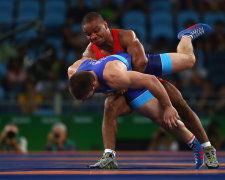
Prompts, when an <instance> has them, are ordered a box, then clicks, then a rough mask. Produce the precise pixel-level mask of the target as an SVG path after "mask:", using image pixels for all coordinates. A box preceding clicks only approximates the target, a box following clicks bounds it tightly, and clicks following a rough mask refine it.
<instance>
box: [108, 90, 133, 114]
mask: <svg viewBox="0 0 225 180" xmlns="http://www.w3.org/2000/svg"><path fill="white" fill-rule="evenodd" d="M104 112H105V113H108V114H114V115H115V116H121V115H128V114H130V113H131V112H133V110H132V109H131V108H130V106H129V105H128V104H127V102H126V99H125V97H124V96H123V95H117V94H111V95H108V96H107V97H106V99H105V109H104Z"/></svg>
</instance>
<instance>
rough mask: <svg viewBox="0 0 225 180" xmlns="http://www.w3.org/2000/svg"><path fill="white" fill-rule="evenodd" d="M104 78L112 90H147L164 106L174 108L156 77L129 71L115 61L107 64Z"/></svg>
mask: <svg viewBox="0 0 225 180" xmlns="http://www.w3.org/2000/svg"><path fill="white" fill-rule="evenodd" d="M103 77H104V79H105V81H106V82H107V84H108V85H109V86H110V87H111V88H112V89H118V90H120V89H125V88H135V89H141V88H147V89H148V90H149V91H150V92H151V93H152V94H153V95H154V96H155V97H156V98H157V99H158V100H159V102H160V103H161V105H162V106H164V107H165V106H172V104H171V102H170V99H169V96H168V94H167V92H166V90H165V88H164V87H163V85H162V84H161V83H160V82H159V80H158V79H157V78H156V77H155V76H153V75H149V74H143V73H139V72H136V71H127V67H126V66H125V64H123V63H121V62H120V61H117V60H115V61H111V62H109V63H107V65H106V66H105V69H104V72H103Z"/></svg>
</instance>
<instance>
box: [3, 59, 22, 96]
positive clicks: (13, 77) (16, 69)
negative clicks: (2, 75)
mask: <svg viewBox="0 0 225 180" xmlns="http://www.w3.org/2000/svg"><path fill="white" fill-rule="evenodd" d="M25 80H26V71H25V70H24V69H23V68H22V63H21V61H20V60H19V59H12V60H11V61H10V62H9V65H8V71H7V73H6V82H5V83H6V89H7V91H8V92H10V93H15V94H18V93H20V92H22V91H23V88H24V83H25Z"/></svg>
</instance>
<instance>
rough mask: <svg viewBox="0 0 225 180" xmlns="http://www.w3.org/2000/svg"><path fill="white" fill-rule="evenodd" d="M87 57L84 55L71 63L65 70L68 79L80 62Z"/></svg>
mask: <svg viewBox="0 0 225 180" xmlns="http://www.w3.org/2000/svg"><path fill="white" fill-rule="evenodd" d="M86 59H87V58H86V57H83V58H81V59H79V60H77V61H75V63H73V64H72V65H71V66H70V67H69V68H68V70H67V74H68V77H69V79H70V77H71V76H72V75H73V74H74V73H75V72H76V71H77V69H78V68H79V66H80V64H81V63H82V62H84V61H85V60H86Z"/></svg>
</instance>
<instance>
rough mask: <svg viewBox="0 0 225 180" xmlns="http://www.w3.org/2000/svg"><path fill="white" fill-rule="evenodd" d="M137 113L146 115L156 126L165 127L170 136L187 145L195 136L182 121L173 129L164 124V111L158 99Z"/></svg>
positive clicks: (143, 106) (148, 103)
mask: <svg viewBox="0 0 225 180" xmlns="http://www.w3.org/2000/svg"><path fill="white" fill-rule="evenodd" d="M137 112H139V113H140V114H142V115H144V116H145V117H148V118H150V119H151V120H152V121H154V122H155V123H156V124H158V125H159V126H161V127H163V128H164V129H166V130H167V131H168V132H169V133H170V134H172V135H174V136H175V137H177V138H178V139H180V140H181V141H183V142H185V143H186V142H188V140H189V139H190V138H191V137H192V136H193V134H192V133H191V132H190V131H189V130H188V129H187V128H186V127H185V126H184V124H183V123H182V122H181V121H180V120H179V121H178V126H177V127H175V126H174V127H173V128H169V126H167V125H166V124H165V123H164V122H163V109H162V107H161V105H160V104H159V102H158V100H157V99H156V98H152V99H151V100H150V101H148V102H147V103H145V104H144V105H142V106H141V107H139V108H138V109H137Z"/></svg>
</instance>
